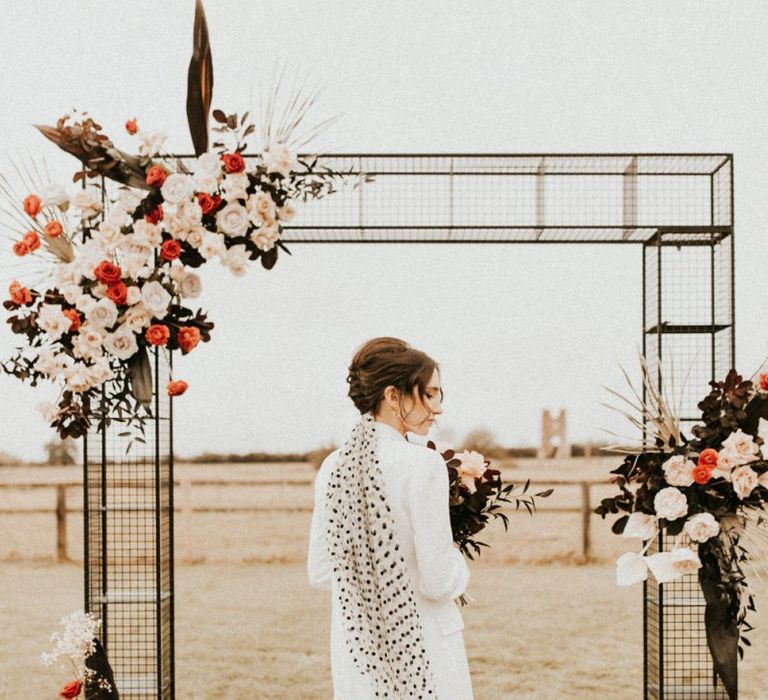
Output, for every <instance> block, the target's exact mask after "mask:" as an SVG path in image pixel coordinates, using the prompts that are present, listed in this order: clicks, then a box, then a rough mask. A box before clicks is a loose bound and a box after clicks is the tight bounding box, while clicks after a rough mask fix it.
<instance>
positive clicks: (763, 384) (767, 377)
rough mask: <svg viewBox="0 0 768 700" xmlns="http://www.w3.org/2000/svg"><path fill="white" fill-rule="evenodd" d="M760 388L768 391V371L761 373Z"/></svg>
mask: <svg viewBox="0 0 768 700" xmlns="http://www.w3.org/2000/svg"><path fill="white" fill-rule="evenodd" d="M760 389H761V390H762V391H768V372H766V373H765V374H761V375H760Z"/></svg>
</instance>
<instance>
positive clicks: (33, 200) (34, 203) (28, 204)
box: [24, 194, 43, 219]
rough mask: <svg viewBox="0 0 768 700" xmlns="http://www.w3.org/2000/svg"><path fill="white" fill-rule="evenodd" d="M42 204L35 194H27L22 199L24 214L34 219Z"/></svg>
mask: <svg viewBox="0 0 768 700" xmlns="http://www.w3.org/2000/svg"><path fill="white" fill-rule="evenodd" d="M42 204H43V203H42V202H41V201H40V197H38V196H37V195H36V194H28V195H27V196H26V197H24V213H25V214H27V215H28V216H31V217H32V218H33V219H34V218H35V217H36V216H37V215H38V214H39V213H40V208H41V207H42Z"/></svg>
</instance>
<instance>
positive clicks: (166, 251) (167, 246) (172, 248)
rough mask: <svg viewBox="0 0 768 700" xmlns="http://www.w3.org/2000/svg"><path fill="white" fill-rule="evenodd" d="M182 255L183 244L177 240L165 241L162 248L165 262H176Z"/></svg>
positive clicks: (161, 252)
mask: <svg viewBox="0 0 768 700" xmlns="http://www.w3.org/2000/svg"><path fill="white" fill-rule="evenodd" d="M180 255H181V243H179V242H178V241H177V240H176V239H175V238H169V239H168V240H167V241H163V245H161V246H160V257H161V258H162V259H163V260H168V261H169V262H170V261H171V260H176V258H178V257H179V256H180Z"/></svg>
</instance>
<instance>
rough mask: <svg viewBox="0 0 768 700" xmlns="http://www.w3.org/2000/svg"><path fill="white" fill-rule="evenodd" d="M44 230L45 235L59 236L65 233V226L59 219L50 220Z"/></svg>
mask: <svg viewBox="0 0 768 700" xmlns="http://www.w3.org/2000/svg"><path fill="white" fill-rule="evenodd" d="M44 230H45V235H46V236H48V238H58V237H59V236H60V235H61V234H62V233H64V227H63V226H62V225H61V224H60V223H59V222H58V221H49V222H48V223H47V224H46V225H45V229H44Z"/></svg>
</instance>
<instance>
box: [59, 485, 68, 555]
mask: <svg viewBox="0 0 768 700" xmlns="http://www.w3.org/2000/svg"><path fill="white" fill-rule="evenodd" d="M68 559H69V557H68V556H67V487H66V486H64V485H62V484H59V485H58V486H57V487H56V561H59V562H63V561H67V560H68Z"/></svg>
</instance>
